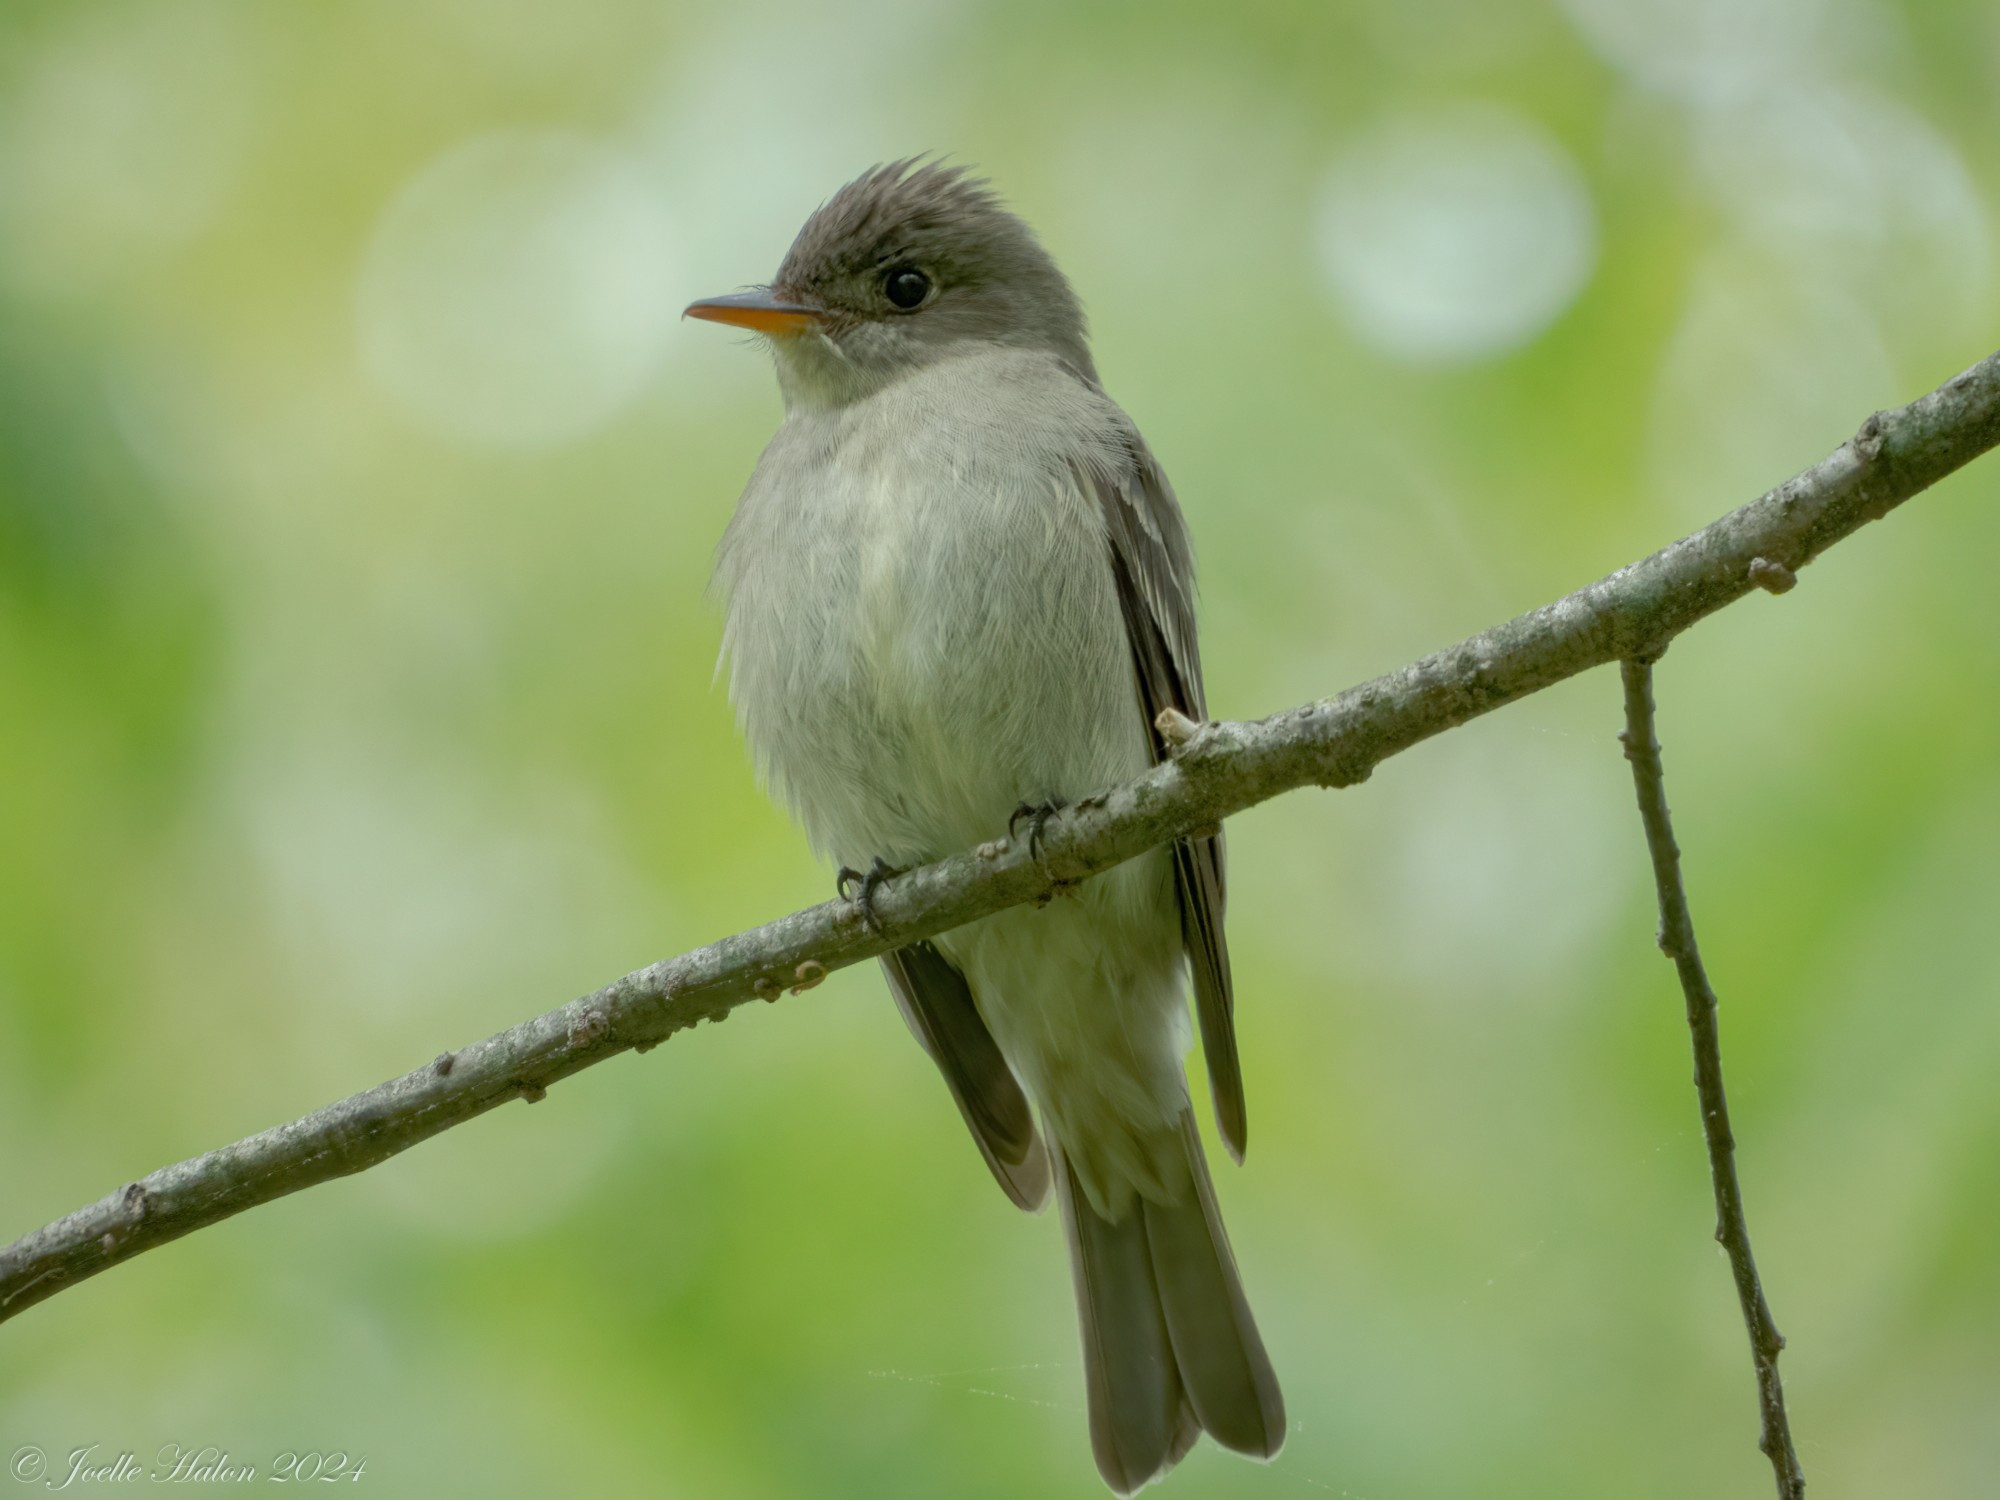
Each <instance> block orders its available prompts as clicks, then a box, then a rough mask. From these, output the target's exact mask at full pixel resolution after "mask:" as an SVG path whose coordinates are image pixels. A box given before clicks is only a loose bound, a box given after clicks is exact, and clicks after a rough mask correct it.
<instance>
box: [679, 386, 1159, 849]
mask: <svg viewBox="0 0 2000 1500" xmlns="http://www.w3.org/2000/svg"><path fill="white" fill-rule="evenodd" d="M1100 407H1103V408H1108V403H1105V402H1103V398H1102V397H1100V396H1097V395H1096V393H1095V392H1092V391H1090V390H1089V389H1088V388H1087V387H1083V386H1081V385H1080V384H1078V383H1076V382H1074V381H1073V380H1070V379H1069V377H1067V376H1066V375H1064V374H1062V373H1061V372H1060V369H1059V367H1057V366H1054V365H1053V364H1050V363H1047V362H1044V361H1041V360H1039V359H1037V358H1036V357H1034V356H1029V355H1022V354H1012V353H1010V354H1005V355H993V356H982V357H979V358H976V359H968V360H963V361H954V362H953V363H952V364H949V365H944V366H936V367H933V368H932V369H930V370H927V371H925V372H922V373H921V374H920V375H918V376H915V377H913V378H911V379H910V380H907V381H905V382H903V383H902V384H900V385H899V386H896V387H893V388H891V389H890V390H888V391H884V392H882V393H880V394H878V395H877V396H875V397H873V398H871V399H870V400H868V401H866V402H862V403H858V404H857V405H855V406H852V407H847V408H843V409H841V410H839V411H835V412H827V413H799V414H794V415H793V416H792V417H790V418H788V419H787V422H786V424H785V426H784V427H783V428H782V429H781V430H780V432H779V433H778V435H777V437H776V438H774V439H773V441H772V444H771V446H770V448H769V449H768V450H767V451H766V453H765V456H764V458H763V459H762V461H760V463H759V465H758V469H757V472H756V474H755V475H754V476H753V477H752V480H751V483H750V486H749V489H748V490H747V491H746V492H745V494H744V497H743V501H742V504H741V505H740V506H739V508H738V511H737V515H736V518H735V520H734V521H733V522H732V524H731V526H730V529H729V534H728V536H727V537H726V538H725V540H724V543H723V548H722V552H721V556H720V560H719V564H718V568H717V579H718V583H719V584H720V586H721V587H722V589H723V591H724V593H725V596H726V599H727V610H728V624H727V634H726V640H725V649H726V651H727V654H728V658H729V663H730V692H731V698H732V701H733V702H734V703H735V705H736V708H737V712H738V715H739V717H740V719H741V720H742V723H743V726H744V729H745V732H746V734H747V736H748V738H749V740H750V742H751V747H752V750H753V753H754V754H755V756H756V758H757V760H758V763H759V765H760V767H761V769H762V770H763V771H764V773H765V774H766V775H767V776H768V777H769V778H770V779H771V781H772V782H773V783H774V785H775V786H776V787H777V788H778V789H779V790H780V791H781V792H782V794H783V795H784V796H785V798H786V799H787V801H788V802H789V803H790V804H791V806H792V807H793V809H794V811H795V813H796V814H797V816H798V817H799V819H800V821H801V823H802V824H803V825H804V826H805V828H806V830H807V832H808V834H809V835H810V836H811V837H812V839H813V841H814V843H815V845H816V846H817V847H819V848H820V849H821V850H822V851H823V852H824V853H826V854H828V855H830V856H831V857H833V858H834V859H836V860H839V861H841V862H843V863H848V864H856V865H865V864H866V863H867V862H868V861H869V860H870V859H872V858H874V857H876V856H877V855H880V856H881V857H883V858H886V859H888V860H890V861H891V862H892V863H907V862H910V861H914V860H919V859H928V858H935V857H937V856H939V855H941V854H944V853H947V852H949V851H950V850H953V849H956V848H962V847H964V846H965V845H967V844H970V843H973V842H976V841H978V840H980V839H983V838H990V837H992V836H993V835H994V833H995V832H997V831H998V830H999V829H1000V828H1001V827H1002V826H1003V825H1004V824H1005V822H1006V820H1007V815H1008V813H1009V812H1010V811H1011V810H1012V809H1013V807H1014V806H1015V805H1016V804H1017V803H1019V802H1022V801H1029V802H1039V801H1042V800H1045V799H1051V798H1055V799H1063V800H1073V799H1075V798H1077V797H1081V796H1085V795H1088V794H1089V793H1091V792H1094V791H1097V790H1100V789H1102V788H1103V787H1105V786H1107V785H1110V784H1112V783H1114V782H1116V781H1120V780H1123V779H1126V778H1127V777H1130V776H1131V775H1134V774H1136V773H1137V772H1138V771H1140V770H1142V769H1143V768H1144V767H1145V766H1146V764H1147V763H1148V761H1149V759H1150V752H1149V749H1148V745H1147V740H1146V734H1145V728H1144V725H1143V724H1142V723H1141V721H1140V712H1139V708H1138V699H1137V695H1136V689H1135V686H1134V682H1133V678H1132V668H1131V662H1130V657H1129V651H1128V648H1127V646H1126V643H1125V636H1124V624H1123V619H1122V616H1121V615H1120V613H1119V608H1118V601H1117V597H1116V593H1115V586H1114V583H1113V579H1112V574H1111V569H1110V564H1109V560H1108V553H1107V544H1106V541H1105V534H1104V528H1103V522H1102V520H1101V518H1100V516H1099V514H1098V512H1097V510H1096V506H1095V502H1094V501H1093V500H1092V499H1091V498H1090V497H1089V496H1086V495H1085V494H1083V493H1082V492H1081V491H1080V490H1079V488H1078V487H1077V485H1076V484H1075V483H1074V481H1073V479H1072V478H1071V462H1072V460H1073V459H1074V458H1076V457H1079V456H1084V455H1085V454H1087V453H1088V452H1089V451H1090V449H1091V446H1092V444H1093V443H1095V442H1098V441H1101V439H1099V438H1096V437H1094V436H1093V433H1095V432H1100V431H1106V430H1107V424H1106V422H1105V421H1104V411H1103V410H1101V409H1100ZM1110 410H1111V411H1112V412H1113V413H1114V415H1115V408H1113V409H1110ZM1093 424H1094V425H1093Z"/></svg>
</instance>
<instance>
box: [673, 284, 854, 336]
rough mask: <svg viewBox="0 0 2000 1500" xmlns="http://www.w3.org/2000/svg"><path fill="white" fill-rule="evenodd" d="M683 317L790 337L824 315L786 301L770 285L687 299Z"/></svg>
mask: <svg viewBox="0 0 2000 1500" xmlns="http://www.w3.org/2000/svg"><path fill="white" fill-rule="evenodd" d="M681 316H682V317H684V318H705V319H707V320H708V321H709V322H711V323H729V324H733V325H734V326H735V327H738V328H747V329H749V330H750V331H751V332H752V333H763V334H768V335H770V336H771V337H772V338H789V337H792V336H794V335H797V334H801V333H806V332H808V331H810V330H811V329H814V328H817V327H819V326H820V324H821V323H822V322H823V321H824V320H825V317H826V315H825V314H824V313H823V312H821V311H820V310H819V309H818V308H816V307H808V306H806V305H805V304H804V303H803V302H789V301H787V300H786V299H785V298H783V297H780V296H778V295H777V294H776V293H775V292H773V291H772V290H771V289H770V288H769V287H760V288H758V289H757V290H756V291H754V292H738V293H736V295H735V296H733V297H705V298H703V299H702V300H701V301H699V302H690V303H689V304H688V305H687V310H686V311H685V312H683V313H682V314H681Z"/></svg>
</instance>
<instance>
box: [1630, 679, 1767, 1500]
mask: <svg viewBox="0 0 2000 1500" xmlns="http://www.w3.org/2000/svg"><path fill="white" fill-rule="evenodd" d="M1619 670H1620V673H1621V674H1622V675H1623V677H1624V679H1625V732H1624V733H1623V734H1621V735H1619V736H1618V738H1619V740H1620V742H1622V743H1623V744H1624V746H1625V758H1626V759H1627V760H1629V761H1630V762H1632V784H1633V786H1634V787H1636V788H1637V790H1638V793H1639V816H1640V818H1641V819H1642V820H1644V822H1645V825H1646V847H1647V849H1648V850H1649V851H1651V853H1652V856H1653V884H1654V885H1655V886H1656V887H1657V888H1658V890H1659V893H1660V931H1659V943H1660V951H1661V952H1662V953H1664V954H1666V955H1667V957H1668V958H1671V959H1672V960H1673V961H1674V968H1675V969H1676V970H1678V971H1679V973H1680V978H1681V991H1682V993H1683V994H1684V995H1685V996H1686V997H1687V1022H1688V1031H1689V1033H1690V1035H1691V1036H1692V1038H1693V1042H1694V1088H1695V1094H1696V1096H1697V1097H1698V1098H1699V1099H1700V1101H1701V1129H1702V1134H1703V1135H1704V1136H1706V1137H1707V1139H1708V1170H1709V1176H1710V1178H1711V1179H1712V1180H1713V1181H1714V1184H1715V1238H1716V1241H1717V1242H1718V1243H1719V1244H1720V1245H1721V1246H1722V1248H1723V1249H1724V1250H1725V1251H1727V1252H1728V1254H1729V1268H1730V1270H1731V1271H1732V1272H1733V1273H1734V1274H1735V1277H1736V1300H1737V1301H1738V1302H1739V1303H1741V1304H1742V1307H1743V1326H1744V1327H1745V1328H1747V1329H1748V1330H1749V1331H1750V1356H1751V1359H1752V1361H1753V1363H1755V1365H1756V1367H1757V1404H1758V1406H1759V1407H1760V1408H1761V1410H1762V1412H1763V1416H1764V1428H1763V1432H1762V1434H1761V1436H1760V1437H1759V1438H1758V1440H1757V1446H1758V1447H1759V1448H1761V1449H1763V1450H1764V1454H1765V1456H1766V1457H1767V1458H1769V1459H1770V1460H1771V1470H1772V1472H1773V1473H1774V1474H1775V1475H1776V1476H1777V1481H1778V1497H1779V1500H1801V1497H1803V1496H1804V1494H1805V1492H1806V1476H1805V1471H1804V1470H1802V1469H1801V1468H1800V1467H1799V1455H1798V1453H1797V1452H1796V1451H1795V1450H1794V1449H1793V1447H1792V1424H1791V1422H1790V1420H1789V1419H1788V1418H1787V1417H1786V1415H1785V1387H1784V1384H1783V1382H1781V1381H1780V1380H1779V1379H1778V1354H1779V1352H1780V1351H1781V1350H1782V1349H1783V1348H1784V1347H1785V1339H1784V1335H1783V1334H1781V1333H1779V1332H1778V1325H1777V1324H1776V1323H1775V1322H1774V1321H1773V1320H1772V1318H1771V1306H1770V1304H1769V1303H1768V1302H1766V1301H1765V1300H1764V1283H1763V1281H1762V1280H1761V1279H1759V1277H1758V1275H1757V1260H1756V1257H1755V1256H1753V1255H1752V1254H1751V1253H1750V1225H1749V1222H1748V1220H1747V1219H1745V1217H1744V1214H1743V1186H1742V1184H1741V1183H1739V1182H1738V1181H1737V1180H1736V1137H1735V1136H1734V1135H1733V1134H1731V1132H1730V1129H1729V1100H1728V1097H1727V1096H1726V1095H1725V1094H1724V1093H1723V1089H1722V1037H1721V1034H1720V1031H1719V1029H1718V1028H1717V1026H1716V1020H1715V1007H1716V999H1715V990H1714V989H1713V987H1711V986H1710V984H1709V982H1708V971H1707V970H1706V969H1704V968H1703V967H1702V962H1701V949H1700V947H1699V946H1698V945H1697V944H1696V942H1695V937H1694V916H1693V914H1692V913H1690V912H1689V910H1688V899H1687V888H1686V887H1685V886H1684V885H1683V884H1682V883H1681V850H1680V845H1679V844H1677V843H1675V842H1674V825H1673V818H1672V815H1671V814H1670V813H1669V812H1668V810H1667V780H1666V772H1665V770H1664V769H1663V768H1662V766H1661V764H1660V742H1659V740H1658V739H1657V738H1656V737H1655V735H1654V731H1653V664H1652V663H1651V662H1650V661H1648V660H1645V659H1643V658H1641V659H1638V660H1629V661H1625V662H1622V663H1620V664H1619Z"/></svg>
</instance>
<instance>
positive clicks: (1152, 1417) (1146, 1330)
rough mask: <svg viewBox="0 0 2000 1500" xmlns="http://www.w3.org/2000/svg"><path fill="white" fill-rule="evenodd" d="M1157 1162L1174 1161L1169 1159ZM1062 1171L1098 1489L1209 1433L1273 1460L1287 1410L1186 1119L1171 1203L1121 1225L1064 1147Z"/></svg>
mask: <svg viewBox="0 0 2000 1500" xmlns="http://www.w3.org/2000/svg"><path fill="white" fill-rule="evenodd" d="M1163 1154H1165V1155H1166V1156H1167V1157H1168V1159H1169V1162H1170V1163H1171V1160H1172V1152H1171V1150H1169V1151H1168V1152H1166V1153H1163ZM1056 1163H1057V1176H1058V1182H1059V1184H1060V1186H1059V1189H1058V1192H1057V1197H1058V1199H1059V1200H1060V1201H1061V1203H1062V1216H1063V1229H1064V1232H1065V1233H1066V1234H1067V1236H1068V1239H1069V1254H1070V1268H1071V1270H1072V1272H1073V1273H1074V1275H1075V1278H1076V1310H1077V1318H1078V1321H1079V1322H1080V1323H1081V1324H1082V1329H1083V1366H1084V1378H1085V1383H1086V1385H1087V1387H1088V1390H1089V1397H1090V1445H1091V1448H1092V1449H1093V1450H1094V1452H1095V1453H1096V1456H1097V1469H1098V1472H1099V1473H1101V1474H1102V1475H1103V1476H1104V1480H1105V1483H1107V1484H1109V1485H1110V1486H1111V1488H1112V1489H1113V1490H1115V1491H1116V1492H1117V1493H1118V1494H1120V1495H1129V1494H1131V1493H1132V1492H1133V1491H1135V1490H1137V1489H1138V1488H1140V1486H1142V1485H1144V1484H1146V1483H1148V1482H1149V1481H1151V1480H1153V1479H1157V1478H1158V1477H1159V1476H1160V1475H1162V1474H1164V1473H1166V1471H1167V1470H1168V1469H1171V1468H1172V1467H1173V1466H1174V1465H1175V1464H1176V1463H1178V1462H1179V1461H1180V1459H1181V1457H1182V1456H1183V1455H1184V1454H1185V1453H1186V1452H1187V1451H1188V1449H1189V1448H1191V1447H1193V1446H1194V1440H1195V1439H1196V1437H1198V1436H1199V1435H1200V1434H1201V1433H1202V1432H1204V1431H1206V1432H1207V1433H1208V1434H1209V1435H1210V1436H1211V1437H1213V1438H1214V1439H1215V1440H1216V1441H1217V1442H1218V1443H1220V1444H1222V1446H1223V1447H1225V1448H1233V1449H1235V1450H1236V1451H1237V1452H1238V1453H1247V1454H1249V1455H1251V1456H1252V1457H1254V1458H1272V1457H1274V1456H1276V1454H1277V1452H1278V1449H1279V1448H1281V1447H1282V1446H1284V1441H1285V1401H1284V1397H1283V1396H1281V1395H1280V1394H1279V1393H1278V1378H1277V1376H1276V1375H1274V1374H1273V1373H1272V1372H1271V1361H1270V1359H1269V1358H1268V1357H1267V1356H1266V1355H1265V1353H1264V1341H1263V1340H1262V1339H1261V1338H1259V1337H1258V1336H1257V1324H1256V1322H1255V1320H1253V1319H1252V1318H1251V1316H1250V1304H1249V1303H1248V1302H1246V1301H1245V1300H1244V1297H1243V1284H1242V1282H1241V1281H1240V1280H1238V1278H1237V1275H1236V1259H1235V1257H1234V1256H1233V1255H1231V1254H1230V1253H1229V1237H1228V1236H1227V1235H1226V1234H1225V1233H1224V1232H1223V1228H1222V1217H1221V1215H1220V1214H1219V1213H1217V1211H1216V1207H1215V1190H1214V1188H1213V1187H1212V1186H1211V1184H1210V1182H1209V1178H1208V1166H1207V1163H1206V1162H1205V1161H1204V1160H1203V1157H1202V1150H1201V1140H1200V1137H1199V1136H1198V1135H1197V1134H1196V1133H1195V1126H1194V1115H1193V1113H1192V1112H1191V1111H1183V1112H1182V1115H1181V1120H1180V1162H1179V1165H1178V1171H1177V1173H1176V1172H1174V1171H1172V1170H1170V1171H1168V1172H1166V1173H1163V1176H1165V1177H1166V1178H1167V1180H1168V1185H1169V1186H1171V1187H1174V1188H1176V1189H1178V1194H1177V1196H1178V1201H1177V1202H1174V1203H1155V1202H1152V1201H1150V1200H1148V1199H1145V1198H1140V1197H1137V1196H1135V1197H1134V1198H1133V1199H1132V1201H1131V1203H1130V1205H1129V1206H1128V1207H1127V1208H1126V1209H1125V1211H1124V1213H1123V1215H1122V1216H1121V1217H1119V1218H1118V1219H1115V1220H1113V1219H1106V1218H1104V1217H1102V1216H1100V1215H1099V1214H1098V1212H1097V1211H1096V1209H1094V1208H1093V1207H1092V1206H1091V1203H1090V1199H1089V1197H1088V1196H1086V1195H1085V1193H1084V1191H1083V1188H1082V1186H1081V1185H1080V1184H1079V1183H1078V1182H1077V1180H1076V1173H1075V1172H1074V1170H1073V1169H1072V1168H1071V1166H1070V1162H1069V1157H1068V1155H1067V1154H1066V1153H1064V1152H1061V1151H1058V1152H1057V1153H1056ZM1176 1176H1177V1177H1178V1180H1175V1178H1176Z"/></svg>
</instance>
